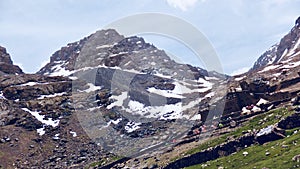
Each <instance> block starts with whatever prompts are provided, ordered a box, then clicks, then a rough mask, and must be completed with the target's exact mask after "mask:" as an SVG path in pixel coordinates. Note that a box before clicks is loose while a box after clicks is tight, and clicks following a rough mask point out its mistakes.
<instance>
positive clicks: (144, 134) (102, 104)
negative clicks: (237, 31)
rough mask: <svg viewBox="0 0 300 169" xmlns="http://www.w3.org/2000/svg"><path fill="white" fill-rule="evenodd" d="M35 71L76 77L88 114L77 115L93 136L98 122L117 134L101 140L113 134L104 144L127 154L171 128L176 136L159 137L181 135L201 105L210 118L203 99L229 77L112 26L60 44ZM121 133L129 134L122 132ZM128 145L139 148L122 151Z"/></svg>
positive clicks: (80, 103) (76, 91) (79, 102)
mask: <svg viewBox="0 0 300 169" xmlns="http://www.w3.org/2000/svg"><path fill="white" fill-rule="evenodd" d="M37 73H38V74H42V75H47V76H58V75H61V76H65V77H69V78H71V79H74V81H73V83H72V94H73V96H75V97H73V98H74V102H75V108H77V109H80V110H82V107H85V110H82V111H85V115H84V116H83V117H81V116H78V118H79V120H80V121H81V125H82V127H83V128H84V129H85V130H86V131H87V133H89V135H90V137H92V138H93V139H94V140H99V139H100V138H98V137H99V135H97V136H96V135H95V131H94V130H95V127H98V128H100V129H101V130H99V132H102V133H103V132H104V133H105V132H110V133H111V134H112V135H114V137H111V138H109V137H107V138H106V139H107V140H102V143H101V144H102V145H107V143H108V142H112V141H113V140H114V141H115V142H118V144H116V143H115V144H114V145H110V147H106V148H109V149H111V151H113V152H116V153H123V154H124V153H125V154H126V155H132V154H135V153H140V151H145V150H146V149H145V147H151V146H153V145H155V142H153V141H152V139H153V138H154V137H157V136H158V135H161V134H163V133H168V132H171V130H172V132H173V133H174V134H173V135H172V137H166V138H164V137H162V139H158V140H157V141H156V142H167V141H169V140H172V139H175V138H177V137H180V136H181V134H182V133H184V131H185V130H189V128H190V127H191V125H192V124H193V123H190V122H189V121H190V120H191V121H195V120H196V118H195V117H198V116H199V113H200V111H199V105H203V106H202V109H204V110H205V111H203V112H201V113H202V114H201V116H202V117H204V118H206V116H207V114H208V110H209V108H208V106H207V104H205V103H208V102H210V100H211V98H212V97H218V95H219V97H220V94H218V95H215V94H214V93H215V91H214V90H216V88H217V87H219V88H220V86H222V85H220V83H221V82H224V81H225V80H226V78H225V76H221V75H220V74H218V73H215V72H207V71H206V70H204V69H201V68H197V67H193V66H191V65H187V64H179V63H176V62H175V61H174V60H172V59H171V58H170V57H169V56H168V55H167V54H166V53H165V52H164V51H163V50H159V49H157V48H156V47H155V46H154V45H151V44H149V43H147V42H145V41H144V39H143V38H141V37H136V36H132V37H124V36H122V35H119V34H118V33H117V32H116V31H115V30H112V29H108V30H101V31H97V32H96V33H94V34H92V35H90V36H89V37H87V38H84V39H82V40H80V41H78V42H75V43H71V44H68V45H67V46H66V47H63V48H61V49H60V50H59V51H57V52H55V53H54V54H53V55H52V56H51V59H50V63H48V64H47V65H46V66H45V67H44V68H42V69H41V70H40V71H38V72H37ZM217 84H218V86H217ZM95 94H96V97H95ZM221 97H222V96H221ZM215 102H216V101H215ZM91 103H97V104H91ZM99 110H101V111H104V110H105V111H107V112H109V117H107V115H103V116H102V117H94V114H95V112H97V111H99ZM88 114H90V115H88ZM86 116H90V117H94V118H100V120H99V121H98V122H97V123H95V122H94V121H93V120H94V118H86ZM158 120H159V121H158ZM198 120H199V119H198ZM100 121H101V122H100ZM170 121H172V122H171V123H170ZM184 121H185V122H184ZM186 122H189V123H187V124H185V126H183V125H182V124H183V123H186ZM91 124H94V125H93V126H92V127H91ZM110 124H113V125H112V126H113V129H114V130H111V129H110V128H109V131H108V129H107V127H105V126H109V125H110ZM180 125H181V127H180V128H179V127H174V126H180ZM149 127H150V128H149ZM162 128H164V130H162ZM160 130H161V132H158V131H160ZM118 133H121V134H123V135H125V136H128V138H127V137H126V139H124V138H123V137H118V136H117V135H118ZM133 140H134V141H133ZM133 143H134V144H133ZM119 144H121V145H123V146H122V147H119V146H118V145H119ZM129 144H130V146H129ZM156 144H157V143H156ZM124 145H127V148H130V149H133V148H132V147H134V148H135V150H134V151H133V150H128V151H124V148H126V146H124Z"/></svg>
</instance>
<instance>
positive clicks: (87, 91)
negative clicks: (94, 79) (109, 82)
mask: <svg viewBox="0 0 300 169" xmlns="http://www.w3.org/2000/svg"><path fill="white" fill-rule="evenodd" d="M87 85H88V86H89V88H88V89H86V90H84V91H83V92H86V93H90V92H94V91H96V90H100V89H101V87H100V86H95V85H94V84H93V83H88V84H87Z"/></svg>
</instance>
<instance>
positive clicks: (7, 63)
mask: <svg viewBox="0 0 300 169" xmlns="http://www.w3.org/2000/svg"><path fill="white" fill-rule="evenodd" d="M16 73H17V74H22V73H23V72H22V70H21V69H20V67H19V66H16V65H13V62H12V60H11V58H10V55H9V54H8V53H7V52H6V49H5V48H4V47H2V46H0V75H3V74H16Z"/></svg>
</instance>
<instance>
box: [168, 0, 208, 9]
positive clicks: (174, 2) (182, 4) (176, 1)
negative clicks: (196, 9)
mask: <svg viewBox="0 0 300 169" xmlns="http://www.w3.org/2000/svg"><path fill="white" fill-rule="evenodd" d="M197 1H199V0H167V2H168V4H169V5H170V6H172V7H174V8H179V9H180V10H182V11H186V10H187V9H188V8H191V7H193V6H195V4H196V2H197ZM201 1H202V2H204V1H205V0H201Z"/></svg>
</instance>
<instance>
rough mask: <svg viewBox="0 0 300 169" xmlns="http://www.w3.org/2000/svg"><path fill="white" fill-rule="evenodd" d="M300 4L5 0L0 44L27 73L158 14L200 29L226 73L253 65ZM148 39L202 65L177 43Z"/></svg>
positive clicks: (292, 0)
mask: <svg viewBox="0 0 300 169" xmlns="http://www.w3.org/2000/svg"><path fill="white" fill-rule="evenodd" d="M299 6H300V0H101V1H97V0H43V1H40V0H23V1H18V0H0V45H1V46H4V47H6V48H7V50H8V52H9V53H10V54H11V56H12V58H13V61H14V62H15V63H16V64H19V65H21V67H22V68H23V70H24V71H25V72H36V71H37V70H38V69H39V68H40V67H41V65H42V64H44V63H45V62H47V61H49V58H50V56H51V54H52V53H54V52H55V51H56V50H58V49H60V48H61V47H62V46H65V45H66V44H67V43H70V42H74V41H77V40H79V39H81V38H83V37H85V36H88V35H89V34H91V33H93V32H95V31H97V30H100V29H102V28H103V27H105V26H106V25H107V24H109V23H111V22H112V21H115V20H118V19H120V18H122V17H125V16H130V15H133V14H139V13H145V12H157V13H163V14H170V15H173V16H177V17H179V18H181V19H184V20H186V21H187V22H189V23H191V24H193V25H194V26H195V27H197V28H198V29H199V30H200V31H201V32H202V33H203V34H204V35H205V36H206V37H207V38H208V39H209V41H210V42H211V44H212V45H213V46H214V47H215V50H216V51H217V53H218V56H219V58H220V61H221V63H222V65H223V69H224V71H225V73H227V74H232V73H233V72H240V71H241V70H245V69H247V68H249V67H251V66H252V65H253V63H254V62H255V60H256V59H257V58H258V57H259V56H260V54H262V53H263V52H264V51H265V50H267V49H268V48H269V47H270V46H271V45H273V44H275V43H277V42H278V41H279V40H280V38H281V37H282V36H283V35H284V34H286V33H287V32H288V31H289V30H290V29H291V28H292V27H293V26H294V22H295V20H296V18H297V17H298V16H300V8H299ZM146 40H147V41H150V42H151V43H153V44H154V45H156V46H157V47H159V48H163V49H166V50H167V51H169V52H171V53H172V54H174V55H176V56H178V57H179V58H180V59H181V60H183V61H185V62H187V63H195V64H198V63H196V62H195V61H194V60H193V59H194V58H195V56H193V53H192V52H190V51H189V50H188V49H186V48H184V47H183V46H182V45H180V44H179V43H178V42H172V41H171V40H170V39H165V38H157V37H155V36H154V37H153V36H152V37H151V36H146ZM199 64H200V63H199Z"/></svg>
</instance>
